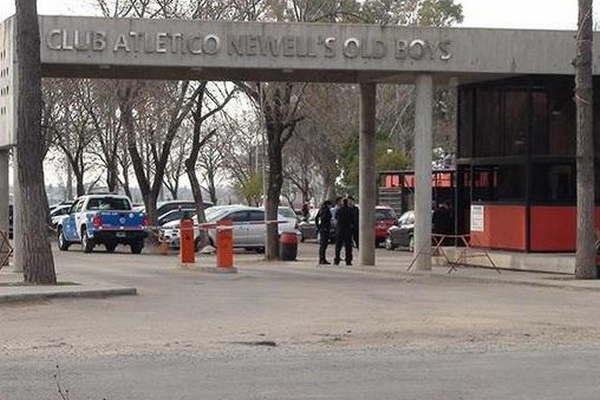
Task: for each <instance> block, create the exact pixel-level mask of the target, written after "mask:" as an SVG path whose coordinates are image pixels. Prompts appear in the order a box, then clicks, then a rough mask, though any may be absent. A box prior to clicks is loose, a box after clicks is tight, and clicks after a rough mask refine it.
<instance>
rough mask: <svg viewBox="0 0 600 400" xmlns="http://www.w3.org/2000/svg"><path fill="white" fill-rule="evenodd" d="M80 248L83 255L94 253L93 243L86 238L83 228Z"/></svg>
mask: <svg viewBox="0 0 600 400" xmlns="http://www.w3.org/2000/svg"><path fill="white" fill-rule="evenodd" d="M81 248H82V250H83V252H84V253H91V252H92V251H94V242H92V241H91V240H90V238H89V237H88V234H87V231H86V230H85V228H83V229H82V231H81Z"/></svg>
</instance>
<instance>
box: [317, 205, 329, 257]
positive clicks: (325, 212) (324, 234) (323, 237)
mask: <svg viewBox="0 0 600 400" xmlns="http://www.w3.org/2000/svg"><path fill="white" fill-rule="evenodd" d="M331 220H332V216H331V202H330V201H329V200H326V201H324V202H323V204H322V205H321V208H319V212H318V213H317V215H316V217H315V225H316V227H317V232H318V234H319V265H329V264H330V263H329V262H328V261H327V246H328V245H329V232H330V231H331Z"/></svg>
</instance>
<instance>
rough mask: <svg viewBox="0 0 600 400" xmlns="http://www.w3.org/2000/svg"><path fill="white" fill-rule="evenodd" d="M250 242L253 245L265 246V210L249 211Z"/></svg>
mask: <svg viewBox="0 0 600 400" xmlns="http://www.w3.org/2000/svg"><path fill="white" fill-rule="evenodd" d="M248 214H249V216H248V219H249V222H248V243H249V244H250V245H252V246H253V247H265V233H266V229H265V212H264V211H260V210H252V211H249V213H248Z"/></svg>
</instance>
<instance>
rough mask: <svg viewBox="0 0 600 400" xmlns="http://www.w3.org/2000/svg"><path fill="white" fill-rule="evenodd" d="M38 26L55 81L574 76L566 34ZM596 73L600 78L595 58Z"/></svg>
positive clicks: (93, 21)
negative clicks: (84, 77) (95, 77)
mask: <svg viewBox="0 0 600 400" xmlns="http://www.w3.org/2000/svg"><path fill="white" fill-rule="evenodd" d="M40 21H41V22H40V26H41V34H42V49H41V50H42V52H41V54H42V61H43V63H44V64H45V65H46V68H45V73H46V74H47V75H52V76H77V75H78V74H82V73H84V72H85V73H86V74H87V75H98V76H107V77H131V76H133V75H141V76H137V77H140V78H141V77H144V74H145V75H146V76H147V77H150V78H160V77H173V78H175V77H176V76H179V77H192V76H196V77H208V78H210V79H215V78H217V77H219V76H220V77H222V78H221V79H234V78H235V79H257V78H260V79H266V78H270V79H271V80H307V81H308V80H317V81H318V80H331V81H345V82H347V81H351V82H360V81H380V82H382V81H390V82H402V81H412V79H413V74H414V73H417V72H434V73H437V77H438V78H440V77H448V78H450V77H458V78H463V79H469V78H473V77H480V76H482V75H504V76H506V75H514V74H572V73H573V67H572V65H571V61H572V59H573V57H574V55H575V40H574V32H569V31H540V30H537V31H536V30H498V29H464V28H458V29H452V28H414V27H413V28H411V27H396V26H390V27H381V26H379V25H342V24H276V23H232V22H198V21H173V20H138V19H104V18H88V17H85V18H84V17H59V16H43V17H40ZM216 38H218V39H216ZM598 39H599V40H597V41H596V43H595V45H596V46H597V50H600V36H598ZM217 40H218V41H219V46H216V42H217ZM76 42H77V43H76ZM94 44H95V46H94ZM203 45H204V46H203ZM357 45H358V46H360V47H357ZM203 47H204V48H203ZM217 47H218V48H217ZM274 49H276V50H274ZM192 53H196V54H192ZM275 53H278V54H275ZM597 54H600V53H598V52H597ZM99 65H102V67H99ZM140 67H146V68H140ZM165 67H177V68H179V70H177V73H176V74H174V71H175V69H173V70H171V71H167V70H165V69H164V68H165ZM595 70H596V72H600V62H599V61H598V58H596V60H595ZM265 71H268V72H269V73H268V74H266V75H265V74H264V73H263V72H265ZM215 72H218V74H216V75H215ZM327 74H329V75H327ZM174 75H175V76H174ZM323 77H325V78H323Z"/></svg>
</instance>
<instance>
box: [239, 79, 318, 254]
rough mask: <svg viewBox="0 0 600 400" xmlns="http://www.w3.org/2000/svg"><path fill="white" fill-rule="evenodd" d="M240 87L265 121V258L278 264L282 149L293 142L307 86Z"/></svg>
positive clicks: (244, 84)
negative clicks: (267, 165) (289, 142)
mask: <svg viewBox="0 0 600 400" xmlns="http://www.w3.org/2000/svg"><path fill="white" fill-rule="evenodd" d="M240 85H241V87H242V89H243V90H244V92H245V93H246V95H248V97H249V98H250V99H251V100H252V101H253V102H254V105H255V106H256V107H257V109H258V110H259V111H260V113H261V115H262V117H263V118H264V124H265V130H266V136H267V159H268V162H269V168H268V171H267V193H266V197H265V219H266V220H267V222H268V223H267V230H266V232H267V233H266V243H265V257H266V259H267V260H277V259H278V258H279V245H278V243H277V238H278V237H279V231H278V227H277V222H276V221H277V218H278V217H277V216H278V213H277V209H278V207H279V199H280V197H281V188H282V186H283V148H284V146H285V145H286V144H287V142H288V141H289V140H290V139H291V138H292V135H293V134H294V130H295V129H296V126H297V124H298V122H300V121H301V120H302V119H303V117H302V116H300V113H299V110H300V105H301V104H302V100H303V94H304V93H303V92H304V88H305V87H306V85H304V84H303V85H298V84H293V83H289V82H286V83H268V84H266V83H264V84H261V83H254V84H248V83H241V84H240Z"/></svg>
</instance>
